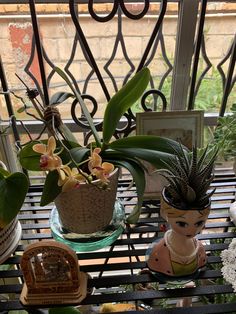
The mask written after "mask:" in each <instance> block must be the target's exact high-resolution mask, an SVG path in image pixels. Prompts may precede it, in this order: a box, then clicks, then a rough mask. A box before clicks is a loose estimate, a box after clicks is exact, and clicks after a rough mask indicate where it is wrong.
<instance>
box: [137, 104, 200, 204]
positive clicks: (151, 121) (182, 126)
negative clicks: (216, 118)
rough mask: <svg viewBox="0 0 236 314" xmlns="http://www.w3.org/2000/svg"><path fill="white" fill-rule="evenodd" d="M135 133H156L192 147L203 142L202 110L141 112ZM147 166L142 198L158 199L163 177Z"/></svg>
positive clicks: (147, 164) (150, 166)
mask: <svg viewBox="0 0 236 314" xmlns="http://www.w3.org/2000/svg"><path fill="white" fill-rule="evenodd" d="M136 123H137V126H136V133H137V135H158V136H163V137H167V138H170V139H173V140H177V141H180V142H181V143H182V144H183V145H185V146H186V147H188V148H189V149H192V146H193V145H194V146H197V147H201V145H202V143H203V128H204V111H201V110H193V111H162V112H141V113H137V115H136ZM144 164H145V167H146V168H147V173H146V188H145V193H144V199H159V198H160V195H161V191H162V188H163V186H164V185H165V183H166V181H165V179H164V178H163V177H162V176H161V175H159V174H158V173H154V171H155V170H156V169H155V168H154V167H153V166H152V165H151V164H149V163H146V162H145V163H144Z"/></svg>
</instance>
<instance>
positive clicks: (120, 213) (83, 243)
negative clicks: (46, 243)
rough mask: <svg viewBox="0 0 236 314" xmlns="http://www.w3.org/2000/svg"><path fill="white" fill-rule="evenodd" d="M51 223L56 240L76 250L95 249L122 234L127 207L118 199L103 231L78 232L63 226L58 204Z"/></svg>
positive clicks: (108, 243)
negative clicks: (111, 216)
mask: <svg viewBox="0 0 236 314" xmlns="http://www.w3.org/2000/svg"><path fill="white" fill-rule="evenodd" d="M49 223H50V227H51V231H52V236H53V238H54V239H55V240H57V241H59V242H63V243H65V244H67V245H68V246H70V247H71V248H72V249H73V250H74V251H76V252H89V251H95V250H99V249H102V248H104V247H106V246H108V245H110V244H112V243H113V242H114V241H115V240H116V239H117V238H118V237H119V236H120V235H121V234H122V232H123V230H124V228H125V209H124V206H123V205H122V204H121V203H120V202H119V201H116V202H115V206H114V212H113V218H112V221H111V222H110V224H109V225H108V226H106V227H105V228H104V229H103V230H101V231H98V232H94V233H89V234H78V233H74V232H71V231H68V230H66V229H65V228H63V227H62V225H61V222H60V218H59V214H58V211H57V208H56V206H54V207H53V209H52V211H51V214H50V219H49Z"/></svg>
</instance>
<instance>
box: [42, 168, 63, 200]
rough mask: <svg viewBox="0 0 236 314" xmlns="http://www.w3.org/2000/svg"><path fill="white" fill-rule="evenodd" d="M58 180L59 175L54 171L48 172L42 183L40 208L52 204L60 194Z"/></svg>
mask: <svg viewBox="0 0 236 314" xmlns="http://www.w3.org/2000/svg"><path fill="white" fill-rule="evenodd" d="M58 179H59V174H58V172H57V171H56V170H54V171H49V173H48V175H47V177H46V180H45V183H44V187H43V194H42V197H41V201H40V206H45V205H47V204H49V203H51V202H53V201H54V200H55V198H56V197H57V195H59V194H60V193H61V187H60V186H58Z"/></svg>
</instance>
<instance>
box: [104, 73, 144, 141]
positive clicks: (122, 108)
mask: <svg viewBox="0 0 236 314" xmlns="http://www.w3.org/2000/svg"><path fill="white" fill-rule="evenodd" d="M149 80H150V71H149V69H148V68H143V69H142V70H141V71H139V72H138V73H136V74H135V76H134V77H133V78H132V79H131V80H129V81H128V83H127V84H125V85H124V86H123V87H122V88H121V89H120V90H119V91H118V92H117V93H116V94H115V95H114V96H113V97H112V98H111V100H110V101H109V103H108V104H107V107H106V110H105V113H104V120H103V141H104V143H105V144H108V143H109V141H110V139H111V137H112V135H113V134H114V132H115V129H116V127H117V124H118V122H119V121H120V118H121V117H122V116H123V114H124V113H125V112H126V111H127V110H128V109H129V108H130V107H131V106H132V105H133V104H134V103H135V102H136V101H137V100H138V99H139V98H140V97H141V96H142V94H143V92H144V91H145V89H146V87H147V85H148V83H149Z"/></svg>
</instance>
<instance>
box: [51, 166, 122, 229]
mask: <svg viewBox="0 0 236 314" xmlns="http://www.w3.org/2000/svg"><path fill="white" fill-rule="evenodd" d="M118 175H119V171H118V168H117V169H115V170H114V171H113V172H112V173H111V175H110V177H109V181H110V182H109V189H106V190H102V189H100V188H97V187H96V186H94V185H92V184H80V186H79V188H77V189H73V190H71V191H68V192H63V193H61V194H59V195H58V196H57V198H56V199H55V205H56V207H57V210H58V214H59V217H60V221H61V224H62V226H63V227H64V228H65V229H67V230H68V231H71V232H75V233H82V234H86V233H93V232H97V231H100V230H102V229H103V228H105V227H106V226H107V225H108V224H109V223H110V221H111V220H112V216H113V210H114V204H115V200H116V192H117V184H118ZM94 183H95V184H98V183H99V180H96V181H94Z"/></svg>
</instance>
